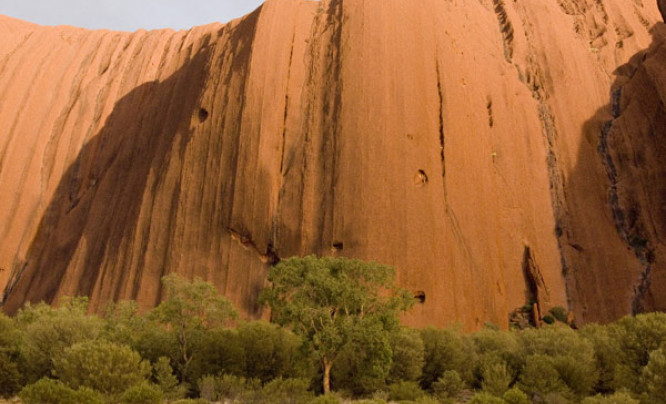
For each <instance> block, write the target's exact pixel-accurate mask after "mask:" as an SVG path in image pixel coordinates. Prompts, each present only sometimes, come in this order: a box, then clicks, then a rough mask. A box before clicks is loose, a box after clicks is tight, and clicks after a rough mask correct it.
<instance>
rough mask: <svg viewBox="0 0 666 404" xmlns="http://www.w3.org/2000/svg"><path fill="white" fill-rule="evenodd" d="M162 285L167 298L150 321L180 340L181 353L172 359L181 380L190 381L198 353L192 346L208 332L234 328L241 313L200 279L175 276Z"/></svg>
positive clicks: (163, 279)
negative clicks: (192, 365) (231, 326)
mask: <svg viewBox="0 0 666 404" xmlns="http://www.w3.org/2000/svg"><path fill="white" fill-rule="evenodd" d="M162 284H163V286H164V296H165V299H164V301H162V303H160V304H159V305H158V306H157V307H156V308H155V309H154V310H153V311H152V312H151V313H150V318H151V319H153V320H155V321H156V322H158V323H159V324H161V325H162V326H163V327H164V330H165V331H167V332H168V333H169V334H171V335H172V336H173V337H174V338H175V340H176V341H177V344H178V345H177V346H178V353H177V355H176V357H174V358H172V359H174V362H175V363H176V364H177V365H178V366H177V368H178V371H179V373H180V375H181V377H182V378H183V379H186V378H187V376H188V367H189V365H190V362H191V361H192V359H193V357H194V355H195V354H196V352H195V351H193V350H192V346H193V345H195V344H196V341H197V340H200V339H201V338H202V334H203V333H204V331H205V330H210V329H213V328H216V327H220V326H228V325H231V324H232V322H233V320H235V319H236V317H237V316H238V314H237V312H236V310H235V309H234V307H233V305H232V304H231V303H230V302H229V300H227V299H226V298H225V297H224V296H222V295H221V294H220V293H219V292H218V291H217V289H215V286H213V284H212V283H210V282H204V281H202V280H201V279H198V278H197V279H195V280H194V281H192V282H190V281H187V280H185V279H183V278H180V277H179V276H178V275H176V274H171V275H167V276H165V277H163V278H162ZM195 380H196V379H195Z"/></svg>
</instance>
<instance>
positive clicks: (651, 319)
mask: <svg viewBox="0 0 666 404" xmlns="http://www.w3.org/2000/svg"><path fill="white" fill-rule="evenodd" d="M608 332H609V334H610V336H611V338H613V339H615V341H616V343H617V351H615V352H614V355H615V356H616V359H617V364H616V366H615V375H614V386H613V387H614V388H615V389H616V390H620V389H622V388H626V389H629V390H630V391H632V392H635V393H638V394H640V393H643V392H645V390H646V386H645V385H644V384H643V383H642V372H643V368H644V367H645V366H647V365H648V362H649V361H650V353H651V352H652V351H654V350H656V349H659V347H660V346H661V344H662V342H663V341H666V313H648V314H640V315H637V316H636V317H624V318H622V319H620V320H619V321H618V322H616V323H614V324H612V325H610V326H609V328H608Z"/></svg>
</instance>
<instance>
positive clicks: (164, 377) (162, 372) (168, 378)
mask: <svg viewBox="0 0 666 404" xmlns="http://www.w3.org/2000/svg"><path fill="white" fill-rule="evenodd" d="M153 381H154V382H155V384H156V385H157V386H158V387H159V388H160V390H161V391H162V393H164V396H165V397H166V398H168V399H169V400H177V399H179V398H183V397H185V393H186V388H185V386H183V385H182V384H180V383H179V382H178V378H177V377H176V375H174V374H173V368H172V367H171V363H170V361H169V358H167V357H164V356H162V357H160V358H159V359H158V360H157V362H155V363H154V364H153Z"/></svg>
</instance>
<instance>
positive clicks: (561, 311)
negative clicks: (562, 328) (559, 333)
mask: <svg viewBox="0 0 666 404" xmlns="http://www.w3.org/2000/svg"><path fill="white" fill-rule="evenodd" d="M548 312H549V313H550V314H551V315H552V316H553V318H554V319H555V320H557V321H559V322H560V323H564V324H567V323H568V321H569V312H568V311H567V309H565V308H564V307H562V306H555V307H553V308H552V309H550V310H548Z"/></svg>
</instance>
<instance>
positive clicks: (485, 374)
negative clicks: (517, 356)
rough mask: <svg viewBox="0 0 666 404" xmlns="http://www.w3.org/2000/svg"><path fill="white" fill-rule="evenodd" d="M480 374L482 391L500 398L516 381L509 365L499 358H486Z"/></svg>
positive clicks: (488, 356) (487, 356)
mask: <svg viewBox="0 0 666 404" xmlns="http://www.w3.org/2000/svg"><path fill="white" fill-rule="evenodd" d="M479 373H480V375H481V389H482V390H483V391H484V392H486V393H490V394H493V395H495V396H498V397H501V396H502V394H504V392H505V391H507V390H508V389H509V385H510V384H511V383H512V382H513V379H514V375H513V374H512V373H511V371H510V370H509V369H508V365H507V364H506V362H504V360H503V359H502V358H500V357H499V356H490V355H486V356H484V358H483V361H482V364H481V365H480V368H479Z"/></svg>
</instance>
